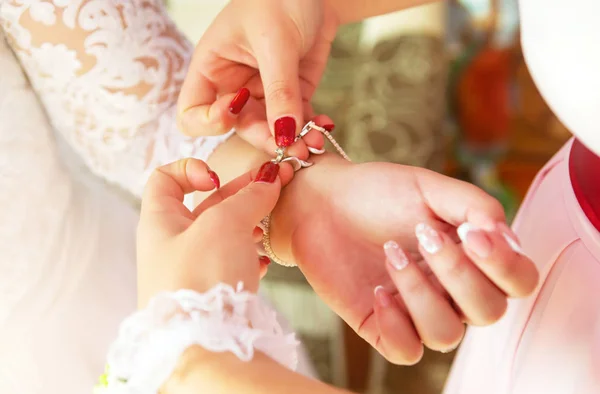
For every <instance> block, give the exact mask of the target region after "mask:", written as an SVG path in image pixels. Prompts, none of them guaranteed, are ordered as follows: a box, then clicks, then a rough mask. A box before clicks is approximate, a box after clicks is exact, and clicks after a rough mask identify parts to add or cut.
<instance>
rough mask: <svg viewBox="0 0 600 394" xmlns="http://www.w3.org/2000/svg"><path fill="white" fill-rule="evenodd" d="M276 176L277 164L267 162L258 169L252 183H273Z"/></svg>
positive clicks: (277, 171) (277, 172)
mask: <svg viewBox="0 0 600 394" xmlns="http://www.w3.org/2000/svg"><path fill="white" fill-rule="evenodd" d="M277 174H279V164H275V163H273V162H272V161H268V162H266V163H265V164H263V165H262V166H261V167H260V169H259V170H258V174H256V179H254V182H257V183H273V182H275V179H277Z"/></svg>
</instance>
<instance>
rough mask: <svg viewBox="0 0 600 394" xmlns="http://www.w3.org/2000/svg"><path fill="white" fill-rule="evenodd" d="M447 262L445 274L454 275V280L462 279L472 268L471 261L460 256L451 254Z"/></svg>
mask: <svg viewBox="0 0 600 394" xmlns="http://www.w3.org/2000/svg"><path fill="white" fill-rule="evenodd" d="M446 260H447V263H446V264H444V265H443V267H444V268H443V269H444V276H447V277H452V280H460V279H461V278H463V277H465V276H466V275H467V274H468V271H469V270H470V269H471V267H470V262H469V261H468V260H467V259H466V258H464V257H460V256H454V255H453V256H449V258H447V259H446Z"/></svg>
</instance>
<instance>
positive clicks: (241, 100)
mask: <svg viewBox="0 0 600 394" xmlns="http://www.w3.org/2000/svg"><path fill="white" fill-rule="evenodd" d="M249 99H250V91H249V90H248V89H246V88H241V89H240V90H239V92H237V94H236V95H235V97H234V98H233V100H231V103H230V104H229V112H231V113H232V114H234V115H237V114H239V113H240V112H242V109H243V108H244V106H245V105H246V103H247V102H248V100H249Z"/></svg>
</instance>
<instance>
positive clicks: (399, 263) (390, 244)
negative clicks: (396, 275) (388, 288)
mask: <svg viewBox="0 0 600 394" xmlns="http://www.w3.org/2000/svg"><path fill="white" fill-rule="evenodd" d="M383 251H384V252H385V256H386V257H387V260H388V262H389V263H390V265H391V266H392V267H394V269H395V270H396V271H400V270H403V269H404V268H406V266H407V265H408V261H409V260H408V257H406V254H405V253H404V251H403V250H402V249H401V248H400V245H398V244H397V243H396V242H394V241H387V242H386V243H385V244H384V245H383Z"/></svg>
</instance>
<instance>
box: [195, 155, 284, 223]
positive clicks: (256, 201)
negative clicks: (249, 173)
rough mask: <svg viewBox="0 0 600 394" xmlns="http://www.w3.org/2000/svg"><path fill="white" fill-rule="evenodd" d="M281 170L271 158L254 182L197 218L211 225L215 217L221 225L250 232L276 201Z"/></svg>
mask: <svg viewBox="0 0 600 394" xmlns="http://www.w3.org/2000/svg"><path fill="white" fill-rule="evenodd" d="M278 174H279V165H278V164H275V163H273V162H270V161H268V162H266V163H264V164H263V165H262V166H261V167H260V169H259V170H258V172H257V173H256V176H255V177H254V179H253V180H252V182H250V183H248V184H246V186H244V187H243V188H241V189H240V190H239V191H238V192H237V193H235V194H233V195H231V196H229V197H227V198H226V199H224V200H223V201H222V202H220V203H218V204H216V205H213V206H211V207H209V208H208V209H207V210H206V211H205V212H203V213H202V214H201V215H200V216H199V218H198V220H197V221H196V222H197V223H201V224H199V225H201V226H207V222H208V225H209V226H210V223H215V221H216V222H218V223H220V225H221V226H226V227H229V228H231V229H237V230H242V229H247V230H248V231H249V232H251V231H252V230H253V229H254V227H255V226H256V224H257V223H258V222H260V220H261V219H262V218H264V217H265V216H267V215H268V214H269V213H270V212H271V211H272V210H273V208H274V207H275V204H276V203H277V199H278V198H279V193H280V191H281V182H280V180H279V177H278Z"/></svg>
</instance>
